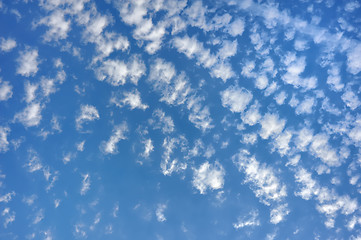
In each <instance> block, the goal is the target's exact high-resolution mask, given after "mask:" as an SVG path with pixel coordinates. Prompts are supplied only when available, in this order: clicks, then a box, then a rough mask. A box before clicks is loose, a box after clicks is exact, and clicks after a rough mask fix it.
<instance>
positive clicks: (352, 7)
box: [345, 0, 361, 13]
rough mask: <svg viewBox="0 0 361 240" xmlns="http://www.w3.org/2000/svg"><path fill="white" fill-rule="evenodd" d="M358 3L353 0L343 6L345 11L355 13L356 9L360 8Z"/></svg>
mask: <svg viewBox="0 0 361 240" xmlns="http://www.w3.org/2000/svg"><path fill="white" fill-rule="evenodd" d="M360 6H361V5H360V2H358V1H356V0H354V1H350V2H348V3H346V5H345V11H346V12H349V13H352V12H353V11H355V10H356V9H358V8H360Z"/></svg>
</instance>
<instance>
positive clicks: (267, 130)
mask: <svg viewBox="0 0 361 240" xmlns="http://www.w3.org/2000/svg"><path fill="white" fill-rule="evenodd" d="M260 123H261V126H262V129H261V131H260V133H259V135H260V136H261V137H262V138H263V139H268V138H269V137H270V136H272V137H275V136H277V135H278V134H280V133H281V132H282V130H283V128H284V127H285V125H286V120H284V119H279V116H278V114H276V113H266V114H265V115H264V116H263V118H262V119H261V120H260Z"/></svg>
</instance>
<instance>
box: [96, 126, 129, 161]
mask: <svg viewBox="0 0 361 240" xmlns="http://www.w3.org/2000/svg"><path fill="white" fill-rule="evenodd" d="M128 131H129V129H128V125H127V123H126V122H122V123H121V124H119V125H116V126H114V128H113V131H112V135H111V136H110V138H109V140H108V141H106V142H105V141H103V142H102V143H101V146H100V149H101V150H102V151H103V152H104V153H105V154H117V153H118V149H117V144H118V142H119V141H120V140H124V139H126V138H127V137H126V134H127V133H128Z"/></svg>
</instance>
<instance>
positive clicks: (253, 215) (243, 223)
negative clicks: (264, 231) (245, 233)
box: [233, 210, 261, 229]
mask: <svg viewBox="0 0 361 240" xmlns="http://www.w3.org/2000/svg"><path fill="white" fill-rule="evenodd" d="M258 215H259V214H258V211H255V210H253V211H251V212H250V213H249V214H247V215H246V216H244V217H240V218H238V221H237V223H233V227H234V228H235V229H240V228H244V227H255V226H259V225H261V223H260V221H259V218H258Z"/></svg>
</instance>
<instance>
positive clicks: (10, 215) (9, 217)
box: [1, 208, 15, 228]
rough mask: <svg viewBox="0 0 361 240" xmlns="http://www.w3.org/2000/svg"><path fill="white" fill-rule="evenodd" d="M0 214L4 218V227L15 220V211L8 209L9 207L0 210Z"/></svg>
mask: <svg viewBox="0 0 361 240" xmlns="http://www.w3.org/2000/svg"><path fill="white" fill-rule="evenodd" d="M1 216H3V218H5V220H4V228H7V227H8V225H9V223H12V222H14V221H15V212H14V211H10V208H5V209H4V210H3V211H2V213H1Z"/></svg>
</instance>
